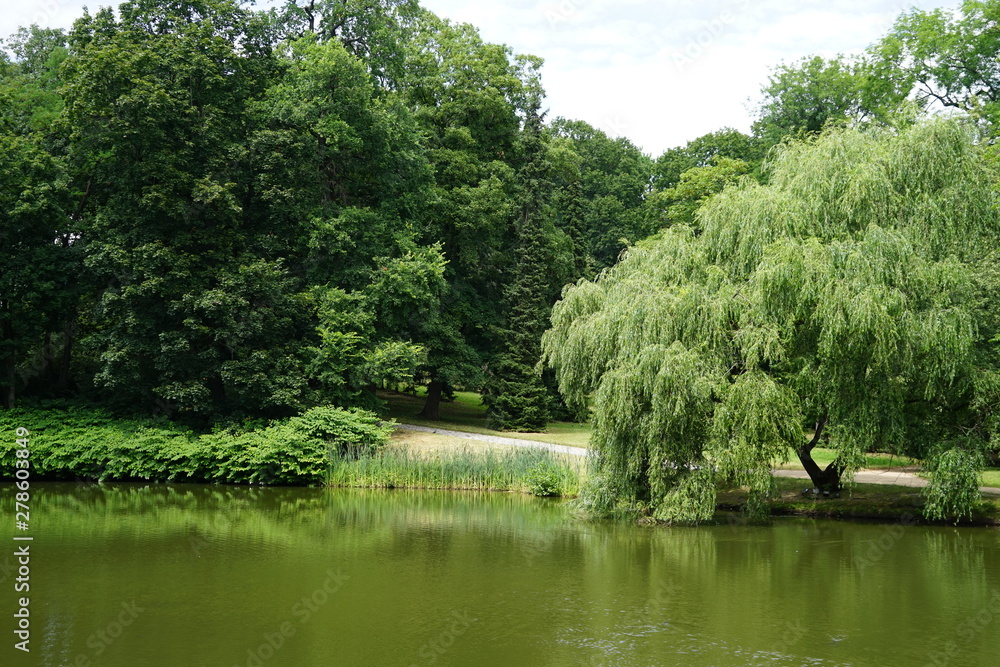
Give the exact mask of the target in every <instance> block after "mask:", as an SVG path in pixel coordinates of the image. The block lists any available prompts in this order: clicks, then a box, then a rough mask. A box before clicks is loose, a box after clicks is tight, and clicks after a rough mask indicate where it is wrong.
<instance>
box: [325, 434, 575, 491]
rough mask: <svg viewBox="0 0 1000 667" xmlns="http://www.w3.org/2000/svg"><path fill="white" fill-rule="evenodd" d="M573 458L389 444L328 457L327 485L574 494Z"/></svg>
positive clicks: (523, 450) (516, 451)
mask: <svg viewBox="0 0 1000 667" xmlns="http://www.w3.org/2000/svg"><path fill="white" fill-rule="evenodd" d="M572 458H573V457H569V456H566V455H559V454H554V453H552V452H549V451H546V450H542V449H530V448H521V447H507V448H495V449H494V448H480V447H476V448H472V447H468V446H461V447H449V448H440V449H429V448H428V449H423V450H421V449H414V448H411V447H408V446H406V445H405V444H401V443H394V444H392V445H390V446H388V447H386V448H385V449H383V450H381V451H379V452H378V453H376V454H374V455H372V456H363V457H357V458H350V457H348V458H339V457H337V458H334V459H333V460H331V462H330V466H329V472H328V475H327V479H328V483H329V485H330V486H346V487H361V488H380V489H393V488H410V489H456V490H457V489H465V490H477V491H520V492H526V493H532V494H534V495H537V496H574V495H576V494H577V493H578V491H579V488H580V477H581V472H582V464H581V463H578V462H576V461H572V460H570V459H572Z"/></svg>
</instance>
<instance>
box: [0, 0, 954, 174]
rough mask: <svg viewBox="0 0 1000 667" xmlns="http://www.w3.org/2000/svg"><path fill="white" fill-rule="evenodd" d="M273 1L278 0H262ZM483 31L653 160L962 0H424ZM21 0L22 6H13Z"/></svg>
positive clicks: (12, 17)
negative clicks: (779, 89)
mask: <svg viewBox="0 0 1000 667" xmlns="http://www.w3.org/2000/svg"><path fill="white" fill-rule="evenodd" d="M0 2H2V4H3V5H4V10H3V12H2V16H0V34H3V35H6V34H9V33H11V32H13V31H14V30H15V29H16V28H17V26H19V25H28V24H31V23H38V24H40V25H47V26H56V27H64V28H68V27H69V26H70V25H71V24H72V22H73V19H75V18H76V17H77V16H79V15H80V14H81V13H82V7H83V6H84V5H89V6H90V8H91V10H95V9H97V7H99V6H102V5H107V4H116V5H117V4H118V3H117V2H110V3H109V2H108V1H107V0H104V1H103V2H102V1H101V0H89V2H88V0H19V1H18V2H16V4H15V3H14V0H0ZM267 4H269V2H268V1H267V0H262V1H261V2H259V3H258V5H259V6H264V5H267ZM422 4H423V5H424V6H425V7H427V8H428V9H430V10H431V11H433V12H434V13H436V14H438V15H439V16H443V17H447V18H449V19H452V20H455V21H460V22H468V23H472V24H473V25H475V26H477V27H478V28H479V29H480V31H481V33H482V35H483V37H484V39H486V40H487V41H490V42H500V43H504V44H508V45H510V46H511V47H512V48H513V49H514V51H515V52H517V53H532V54H534V55H537V56H541V57H542V58H544V59H545V66H544V67H543V69H542V81H543V84H544V86H545V89H546V91H547V93H548V99H547V100H546V106H547V107H548V110H549V117H550V118H554V117H556V116H566V117H569V118H579V119H582V120H585V121H587V122H589V123H591V124H592V125H595V126H597V127H599V128H601V129H603V130H604V131H606V132H608V133H609V134H611V135H613V136H627V137H629V138H630V139H631V140H632V141H633V142H634V143H635V144H636V145H638V146H639V147H640V148H642V149H643V150H644V151H646V152H647V153H650V154H651V155H653V156H654V157H655V156H657V155H659V154H660V153H662V152H663V151H664V150H665V149H667V148H670V147H672V146H677V145H680V144H683V143H684V142H686V141H688V140H690V139H693V138H695V137H698V136H700V135H702V134H705V133H706V132H712V131H714V130H717V129H719V128H721V127H725V126H729V127H734V128H736V129H738V130H742V131H744V132H746V131H749V129H750V123H751V122H752V118H753V115H754V108H753V107H754V104H755V103H756V101H757V99H758V97H759V92H760V88H761V86H762V85H763V84H764V83H765V82H766V81H767V76H768V72H769V71H770V68H771V67H773V66H774V65H777V64H779V63H781V62H794V61H795V60H797V59H799V58H800V57H802V56H806V55H811V54H821V55H824V56H828V57H829V56H834V55H836V54H838V53H857V52H860V51H861V50H863V49H864V48H865V47H866V46H868V45H869V44H871V43H872V42H874V41H876V40H877V39H878V38H879V37H880V36H881V35H883V34H884V33H885V32H886V31H887V30H888V29H889V28H890V26H891V25H892V23H893V21H894V19H895V18H896V17H897V16H898V15H899V14H900V13H901V12H903V11H906V10H908V9H910V8H911V7H919V8H921V9H932V8H935V7H947V8H953V7H955V6H957V5H958V2H957V0H929V1H927V0H917V1H915V2H900V1H897V0H794V1H791V0H668V1H663V2H653V1H650V0H478V1H476V0H473V1H469V0H422ZM11 5H13V6H11Z"/></svg>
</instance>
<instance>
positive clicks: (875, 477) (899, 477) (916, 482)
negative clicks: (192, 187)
mask: <svg viewBox="0 0 1000 667" xmlns="http://www.w3.org/2000/svg"><path fill="white" fill-rule="evenodd" d="M771 474H773V475H774V476H775V477H792V478H795V479H809V475H808V474H807V473H806V471H805V470H772V471H771ZM854 481H855V482H856V483H858V484H893V485H895V486H912V487H914V488H918V487H925V486H927V484H928V482H927V480H926V479H924V478H923V477H917V476H916V475H914V474H913V473H912V472H906V471H905V470H859V471H858V472H856V473H854ZM979 490H980V491H982V492H983V493H989V494H997V495H1000V488H997V487H995V486H981V487H979Z"/></svg>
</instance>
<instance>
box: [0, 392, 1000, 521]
mask: <svg viewBox="0 0 1000 667" xmlns="http://www.w3.org/2000/svg"><path fill="white" fill-rule="evenodd" d="M17 426H23V427H24V428H27V429H28V430H29V432H30V441H31V451H32V458H31V461H32V478H33V479H36V480H48V481H67V480H77V481H102V482H111V481H155V482H189V483H190V482H193V483H215V484H219V483H222V484H262V485H294V486H322V485H329V486H339V487H355V488H380V489H403V488H406V489H427V490H432V489H433V490H481V491H504V492H520V493H531V494H533V495H536V496H557V497H563V498H567V499H576V500H574V506H575V508H576V509H578V510H582V511H583V512H584V513H586V505H585V503H581V502H580V501H579V494H580V491H581V486H582V482H583V481H584V478H585V476H586V473H585V472H584V471H583V468H582V462H580V463H578V464H576V465H574V464H573V463H570V462H569V461H567V460H566V458H565V457H559V456H558V455H554V454H552V453H551V452H548V451H544V450H539V449H527V448H511V449H502V450H493V449H472V448H468V447H459V448H454V449H448V450H444V451H438V452H434V453H426V452H419V451H413V450H410V449H407V448H406V447H405V446H402V447H401V446H393V445H392V444H389V435H390V432H391V430H392V429H391V426H389V425H386V424H384V423H383V422H380V421H379V419H378V417H377V416H376V415H374V414H373V413H370V412H365V411H359V410H352V411H348V410H341V409H339V408H314V409H312V410H309V411H307V412H306V413H304V414H303V415H300V416H299V417H295V418H292V419H288V420H282V421H278V422H272V423H270V424H266V425H257V426H256V428H254V427H253V426H251V425H247V426H246V427H244V428H237V427H230V428H227V429H221V430H218V431H216V432H213V433H202V434H198V433H196V432H194V431H191V430H190V429H186V428H183V427H179V426H177V425H175V424H171V423H163V422H156V421H154V420H149V419H119V418H114V417H111V416H110V415H108V414H107V413H106V412H104V411H102V410H99V409H93V408H83V407H66V408H60V409H48V410H41V409H27V408H19V409H17V410H14V411H10V412H6V413H0V431H4V432H11V431H12V430H13V429H14V428H16V427H17ZM14 450H15V446H14V441H13V440H11V441H10V442H5V443H2V444H0V479H2V480H10V479H12V478H13V471H14ZM774 483H775V490H776V491H777V495H776V497H774V498H772V499H770V500H769V501H768V507H769V512H768V513H769V515H770V516H772V517H774V516H788V515H796V516H810V517H816V518H830V519H849V520H875V521H881V522H888V523H893V522H909V523H918V522H919V523H942V522H941V521H932V522H928V521H926V520H925V519H924V518H923V517H922V511H923V496H922V495H921V494H920V493H917V492H915V491H914V490H913V489H912V488H910V487H894V486H888V485H873V484H858V485H854V486H852V487H851V490H850V492H848V493H845V495H844V497H843V498H838V499H813V498H804V497H802V495H801V487H802V486H803V485H808V482H807V481H806V480H798V479H775V480H774ZM746 502H747V492H746V491H745V490H739V489H728V490H720V491H719V494H718V502H717V504H716V506H715V509H716V512H717V514H716V516H715V521H728V522H734V521H736V522H739V521H742V520H743V519H742V518H740V519H735V518H734V516H736V515H734V514H733V513H734V512H736V513H739V516H741V517H742V516H744V515H745V510H746ZM719 513H721V514H719ZM626 516H627V517H628V518H631V519H634V520H637V521H639V522H640V523H662V522H660V521H657V520H655V519H653V518H652V517H651V516H649V513H648V512H643V511H642V510H641V509H640V510H639V511H635V512H623V513H622V517H623V518H624V517H626ZM723 517H725V518H723ZM962 524H963V525H1000V499H998V498H985V499H984V500H983V501H982V502H980V503H978V504H977V505H976V507H975V508H974V511H973V513H972V516H971V518H966V519H964V520H963V521H962Z"/></svg>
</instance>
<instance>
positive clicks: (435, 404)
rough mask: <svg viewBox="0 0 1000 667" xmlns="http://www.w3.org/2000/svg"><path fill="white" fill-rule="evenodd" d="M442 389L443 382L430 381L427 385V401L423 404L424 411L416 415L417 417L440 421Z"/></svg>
mask: <svg viewBox="0 0 1000 667" xmlns="http://www.w3.org/2000/svg"><path fill="white" fill-rule="evenodd" d="M443 389H444V382H441V381H440V380H431V381H430V384H428V385H427V400H426V401H425V402H424V409H423V410H421V411H420V412H419V413H417V416H418V417H423V418H424V419H430V420H432V421H438V420H440V419H441V390H443Z"/></svg>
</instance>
